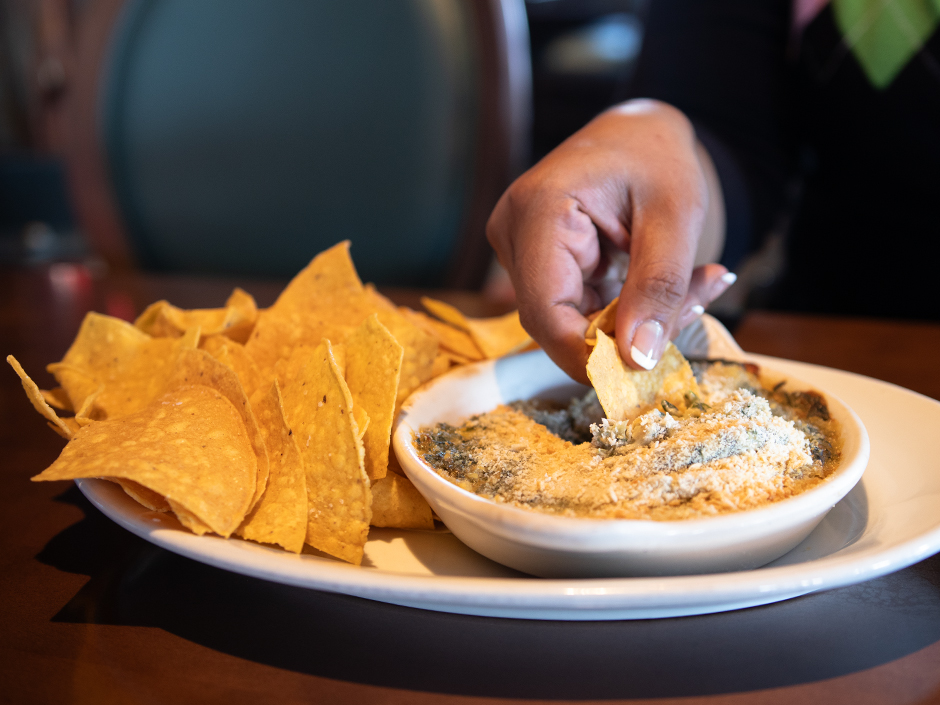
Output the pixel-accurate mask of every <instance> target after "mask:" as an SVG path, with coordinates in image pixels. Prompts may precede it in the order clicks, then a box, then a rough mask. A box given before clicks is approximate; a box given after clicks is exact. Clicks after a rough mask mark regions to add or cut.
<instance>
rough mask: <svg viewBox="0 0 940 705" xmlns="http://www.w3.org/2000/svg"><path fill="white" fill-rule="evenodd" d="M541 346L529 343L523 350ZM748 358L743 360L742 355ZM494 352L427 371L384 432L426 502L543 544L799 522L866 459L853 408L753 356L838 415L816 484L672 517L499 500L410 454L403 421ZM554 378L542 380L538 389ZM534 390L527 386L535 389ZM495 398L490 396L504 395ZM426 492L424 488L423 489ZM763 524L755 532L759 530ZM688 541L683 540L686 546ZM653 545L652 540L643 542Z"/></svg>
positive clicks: (769, 529)
mask: <svg viewBox="0 0 940 705" xmlns="http://www.w3.org/2000/svg"><path fill="white" fill-rule="evenodd" d="M540 353H541V354H542V355H544V354H545V353H544V352H543V351H534V352H532V353H526V354H527V355H536V354H540ZM743 361H745V362H746V361H748V360H746V359H745V360H743ZM496 362H497V361H496V360H486V361H483V362H479V363H474V364H473V365H467V366H464V367H461V368H456V369H455V370H454V371H452V372H451V373H447V374H445V375H442V376H440V377H437V378H435V379H434V380H432V381H431V382H430V383H428V384H427V385H424V386H423V387H421V388H420V389H419V390H417V391H416V392H415V393H414V394H413V395H412V396H411V397H410V398H409V399H408V400H407V401H406V402H405V404H404V405H403V406H402V410H401V412H400V413H399V415H398V417H397V419H396V422H395V428H394V431H393V434H392V440H393V446H394V450H395V453H396V455H397V456H398V459H399V462H400V464H401V467H402V469H403V470H404V472H405V474H406V475H407V476H408V478H409V479H410V480H411V481H412V482H413V483H414V484H415V486H416V488H417V489H418V491H419V492H421V494H422V495H425V499H427V500H428V501H429V502H430V503H431V505H432V507H433V506H434V504H435V503H436V502H442V503H444V504H446V505H447V508H448V509H449V510H451V511H455V512H458V513H459V514H461V515H462V516H463V517H464V518H465V519H467V520H469V521H471V522H473V523H474V524H477V525H478V526H479V527H480V528H482V529H484V530H486V531H488V532H490V533H494V534H497V535H501V536H503V537H506V538H510V539H512V540H514V541H518V542H521V543H527V544H530V545H533V546H543V547H546V548H560V549H564V550H576V551H597V550H609V549H610V548H614V547H616V546H619V545H621V544H622V542H624V541H628V540H630V541H632V540H635V539H640V538H642V539H644V540H646V541H653V542H656V541H657V540H659V541H663V542H674V541H676V540H677V539H684V540H686V541H693V542H694V541H695V540H696V539H698V540H700V541H709V540H711V539H712V538H713V537H714V536H716V535H719V534H725V533H729V532H732V533H733V532H737V531H741V530H743V529H747V530H750V531H752V532H757V533H756V534H754V536H755V537H756V536H758V535H760V534H761V533H764V532H766V533H768V534H769V533H775V532H777V531H780V530H781V529H782V528H783V527H786V526H790V525H795V524H799V523H800V522H801V521H805V520H807V519H809V518H811V517H813V516H814V515H819V516H822V515H823V514H825V512H827V511H828V510H829V509H831V508H832V507H834V506H835V505H836V504H837V503H838V502H839V501H840V500H841V499H842V498H843V497H844V496H845V495H846V494H848V493H849V492H850V491H851V490H852V488H853V487H855V485H856V484H857V483H858V481H859V480H860V479H861V477H862V474H863V473H864V471H865V467H866V466H867V464H868V458H869V454H870V444H869V439H868V432H867V430H866V429H865V425H864V424H863V423H862V421H861V419H860V418H859V417H858V415H857V414H856V413H855V412H854V411H853V410H852V409H851V408H850V407H849V406H848V405H846V404H845V403H844V402H843V401H842V400H841V399H840V398H839V397H838V396H836V395H834V394H832V393H831V392H828V391H826V390H823V389H818V385H810V384H808V383H805V382H803V381H802V380H800V379H799V378H798V377H795V376H794V375H790V374H784V373H780V372H777V371H775V370H774V369H773V368H772V367H770V366H767V365H766V364H761V363H756V364H759V366H760V367H761V372H762V373H763V372H764V371H765V370H766V371H767V372H768V373H769V376H771V377H773V376H778V377H779V378H784V377H785V378H786V379H787V380H788V382H791V383H793V386H794V388H796V389H813V390H815V391H817V392H819V393H821V394H822V395H823V396H824V397H825V398H826V401H827V404H828V405H829V407H830V410H831V411H834V412H835V413H833V415H834V416H835V417H836V419H837V420H838V421H839V422H840V425H841V427H842V433H843V443H844V445H843V449H842V459H841V461H840V463H839V465H838V467H837V468H836V469H835V470H834V471H833V472H832V473H831V474H830V475H829V476H828V477H827V478H826V479H825V480H824V481H823V482H822V483H820V484H819V485H817V486H815V487H813V488H810V489H808V490H806V491H805V492H801V493H800V494H798V495H794V496H792V497H787V498H784V499H781V500H778V501H776V502H773V503H771V504H769V505H767V506H763V507H758V508H755V509H747V510H743V511H737V512H730V513H728V514H721V515H718V516H714V517H702V518H696V519H680V520H660V521H657V520H653V519H604V518H590V517H567V516H558V515H554V514H549V513H546V512H540V511H537V510H530V509H523V508H520V507H515V506H511V505H507V504H500V503H498V502H494V501H493V500H491V499H488V498H486V497H482V496H480V495H478V494H475V493H473V492H471V491H469V490H465V489H463V488H461V487H458V486H457V485H456V484H454V483H452V482H450V481H449V480H447V479H445V478H444V477H442V476H441V475H440V474H439V473H438V472H437V471H436V470H434V468H432V467H431V466H430V465H429V464H428V463H427V462H425V461H424V459H423V458H421V457H420V456H419V455H418V452H417V449H416V448H415V446H414V443H413V439H414V437H415V434H416V433H417V431H418V430H419V429H418V428H415V427H414V426H413V425H412V424H411V422H409V416H412V415H413V414H414V412H413V410H414V409H419V408H420V407H421V404H422V403H423V400H425V399H427V397H428V395H429V393H430V392H431V391H432V390H434V389H436V388H438V387H440V386H441V385H451V384H460V383H461V382H460V380H463V383H468V382H469V381H472V380H473V379H474V378H476V377H478V376H480V375H485V374H488V373H489V371H490V370H491V369H492V368H493V367H494V365H495V364H496ZM555 386H557V385H555V384H546V386H545V387H544V389H545V390H549V389H552V388H553V387H555ZM538 393H539V392H538V391H535V392H534V394H538ZM506 401H512V400H502V401H500V402H498V403H505V402H506ZM427 494H431V495H432V496H431V497H428V496H427ZM762 530H763V532H762ZM688 545H689V544H686V547H688ZM650 547H651V548H655V545H654V544H650Z"/></svg>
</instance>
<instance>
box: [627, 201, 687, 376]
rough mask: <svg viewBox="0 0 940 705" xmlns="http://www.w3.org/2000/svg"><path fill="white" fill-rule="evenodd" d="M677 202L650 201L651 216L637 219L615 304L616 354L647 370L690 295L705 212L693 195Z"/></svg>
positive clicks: (664, 342)
mask: <svg viewBox="0 0 940 705" xmlns="http://www.w3.org/2000/svg"><path fill="white" fill-rule="evenodd" d="M677 195H678V196H680V197H681V196H684V195H685V194H682V193H679V194H677ZM692 195H695V194H694V192H693V194H692ZM676 200H677V201H678V202H677V203H675V204H663V203H662V202H660V203H658V204H654V205H653V207H652V212H651V213H650V215H649V217H646V218H644V217H642V215H643V214H638V215H637V217H636V218H635V223H636V225H637V227H636V229H635V231H634V233H633V238H632V243H631V247H630V269H629V271H628V272H627V279H626V281H625V282H624V285H623V290H622V292H621V295H620V305H619V306H618V308H617V344H618V347H619V348H620V355H621V357H622V358H623V360H624V361H625V362H626V363H627V364H628V365H630V366H631V367H633V368H635V369H646V370H650V369H652V368H653V367H655V366H656V363H657V362H659V359H660V358H661V357H662V354H663V351H664V350H665V348H666V343H667V341H668V340H669V339H670V338H671V337H672V333H673V331H674V330H675V329H677V327H676V324H677V322H678V319H679V317H680V315H681V313H682V308H683V304H684V303H685V301H686V297H687V295H688V293H689V284H690V280H691V278H692V266H693V262H694V258H695V247H696V244H697V242H698V234H699V232H700V231H701V219H702V217H703V216H704V213H703V209H701V208H700V207H698V206H697V205H696V204H695V203H694V201H693V200H692V199H688V198H681V200H680V199H678V198H677V199H676ZM660 201H662V199H660ZM693 305H694V304H693Z"/></svg>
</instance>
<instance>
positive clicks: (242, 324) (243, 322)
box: [222, 286, 258, 345]
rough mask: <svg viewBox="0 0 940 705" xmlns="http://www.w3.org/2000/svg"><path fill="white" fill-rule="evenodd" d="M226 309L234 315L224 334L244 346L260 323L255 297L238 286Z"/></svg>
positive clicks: (229, 298)
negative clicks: (256, 324) (256, 325)
mask: <svg viewBox="0 0 940 705" xmlns="http://www.w3.org/2000/svg"><path fill="white" fill-rule="evenodd" d="M225 308H226V309H228V310H229V311H231V312H232V313H231V314H230V315H229V318H228V320H227V325H226V328H225V330H224V331H222V334H223V335H225V336H227V337H228V338H231V339H232V340H234V341H235V342H236V343H241V344H242V345H244V344H245V343H247V342H248V338H249V337H250V336H251V331H253V330H254V328H255V323H256V322H257V321H258V304H257V303H255V297H253V296H252V295H251V294H249V293H248V292H247V291H245V290H244V289H240V288H239V287H237V286H236V287H235V288H234V289H233V290H232V293H231V294H230V295H229V297H228V299H227V300H226V302H225Z"/></svg>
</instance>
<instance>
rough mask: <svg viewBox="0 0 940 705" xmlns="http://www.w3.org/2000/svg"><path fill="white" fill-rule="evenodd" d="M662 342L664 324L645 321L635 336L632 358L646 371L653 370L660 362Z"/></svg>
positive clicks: (631, 351)
mask: <svg viewBox="0 0 940 705" xmlns="http://www.w3.org/2000/svg"><path fill="white" fill-rule="evenodd" d="M662 342H663V324H662V323H660V322H659V321H643V322H642V323H641V324H640V325H639V327H638V328H637V329H636V333H634V334H633V344H632V346H631V347H630V357H632V358H633V361H634V362H635V363H636V364H638V365H639V366H640V367H642V368H643V369H644V370H651V369H653V368H654V367H656V363H657V362H659V356H660V351H659V349H660V346H661V345H662Z"/></svg>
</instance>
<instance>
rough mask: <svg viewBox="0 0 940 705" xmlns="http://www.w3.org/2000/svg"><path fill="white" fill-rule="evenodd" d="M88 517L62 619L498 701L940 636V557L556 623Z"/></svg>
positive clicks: (60, 547) (793, 661)
mask: <svg viewBox="0 0 940 705" xmlns="http://www.w3.org/2000/svg"><path fill="white" fill-rule="evenodd" d="M59 499H60V501H63V502H67V503H69V504H74V505H76V506H78V507H80V508H81V509H82V510H83V511H84V512H85V519H83V520H82V521H80V522H79V523H77V524H75V525H73V526H71V527H69V528H68V529H66V530H65V531H63V532H61V533H60V534H59V535H57V536H56V537H55V538H53V539H52V540H51V541H50V542H49V544H48V545H47V546H46V547H45V548H44V549H43V551H42V552H41V553H40V554H39V556H38V559H39V560H41V561H42V562H43V563H46V564H49V565H52V566H55V567H57V568H59V569H61V570H65V571H68V572H73V573H81V574H85V575H90V576H91V580H90V581H89V582H88V583H87V584H86V585H85V587H83V588H82V590H81V591H79V593H78V594H77V595H75V597H74V598H72V600H71V601H70V602H69V603H68V604H67V605H66V606H65V607H64V608H63V609H62V610H61V611H60V612H59V614H57V615H56V617H55V618H54V619H55V620H56V621H60V622H73V623H92V624H114V625H134V626H148V627H159V628H160V629H163V630H165V631H167V632H170V633H172V634H175V635H177V636H179V637H182V638H184V639H188V640H190V641H192V642H195V643H197V644H201V645H203V646H206V647H209V648H211V649H215V650H217V651H220V652H223V653H227V654H230V655H232V656H236V657H239V658H244V659H249V660H251V661H255V662H258V663H263V664H268V665H271V666H275V667H278V668H283V669H289V670H292V671H297V672H300V673H307V674H311V675H315V676H321V677H326V678H333V679H341V680H346V681H352V682H357V683H365V684H370V685H378V686H387V687H395V688H406V689H411V690H421V691H431V692H443V693H453V694H462V695H477V696H491V697H528V698H541V699H574V698H594V699H597V698H641V697H643V698H651V697H679V696H693V695H709V694H718V693H728V692H735V691H743V690H754V689H762V688H772V687H779V686H786V685H792V684H796V683H804V682H808V681H814V680H819V679H823V678H831V677H835V676H839V675H844V674H847V673H851V672H854V671H858V670H862V669H865V668H870V667H873V666H877V665H879V664H883V663H886V662H888V661H892V660H894V659H897V658H900V657H902V656H905V655H907V654H910V653H912V652H914V651H917V650H919V649H921V648H923V647H925V646H927V645H929V644H931V643H933V642H935V641H938V640H940V556H935V557H933V558H930V559H928V560H926V561H923V562H922V563H920V564H918V565H916V566H913V567H911V568H909V569H907V570H905V571H903V572H901V573H899V574H894V575H889V576H886V577H883V578H879V579H877V580H873V581H870V582H868V583H863V584H861V585H856V586H853V587H848V588H841V589H839V590H833V591H831V592H827V593H821V594H818V595H809V596H806V597H802V598H798V599H795V600H789V601H787V602H782V603H778V604H776V605H769V606H766V607H755V608H751V609H747V610H741V611H737V612H729V613H724V614H716V615H705V616H699V617H684V618H678V619H660V620H650V621H624V622H547V621H524V620H509V619H495V618H487V617H466V616H460V615H452V614H443V613H437V612H429V611H423V610H416V609H409V608H406V607H397V606H393V605H386V604H382V603H379V602H372V601H370V600H364V599H360V598H355V597H347V596H343V595H333V594H329V593H324V592H318V591H313V590H307V589H302V588H295V587H290V586H287V585H281V584H277V583H270V582H267V581H264V580H259V579H255V578H249V577H245V576H242V575H237V574H234V573H230V572H227V571H224V570H219V569H217V568H212V567H210V566H207V565H203V564H201V563H197V562H195V561H192V560H189V559H187V558H183V557H181V556H178V555H175V554H173V553H170V552H168V551H165V550H163V549H161V548H157V547H155V546H153V545H151V544H149V543H147V542H145V541H143V540H142V539H139V538H137V537H136V536H134V535H132V534H131V533H129V532H127V531H124V530H123V529H121V528H120V527H118V526H117V525H115V524H114V523H112V522H111V521H110V520H108V519H107V518H106V517H104V516H103V515H102V514H101V513H99V512H98V511H97V510H96V509H94V508H93V507H92V506H91V505H90V504H89V503H88V501H87V500H86V499H85V498H84V497H83V496H82V495H81V493H80V492H79V491H78V490H77V489H76V488H74V487H73V488H72V489H70V490H68V491H67V492H66V493H65V494H63V495H62V496H61V497H60V498H59Z"/></svg>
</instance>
